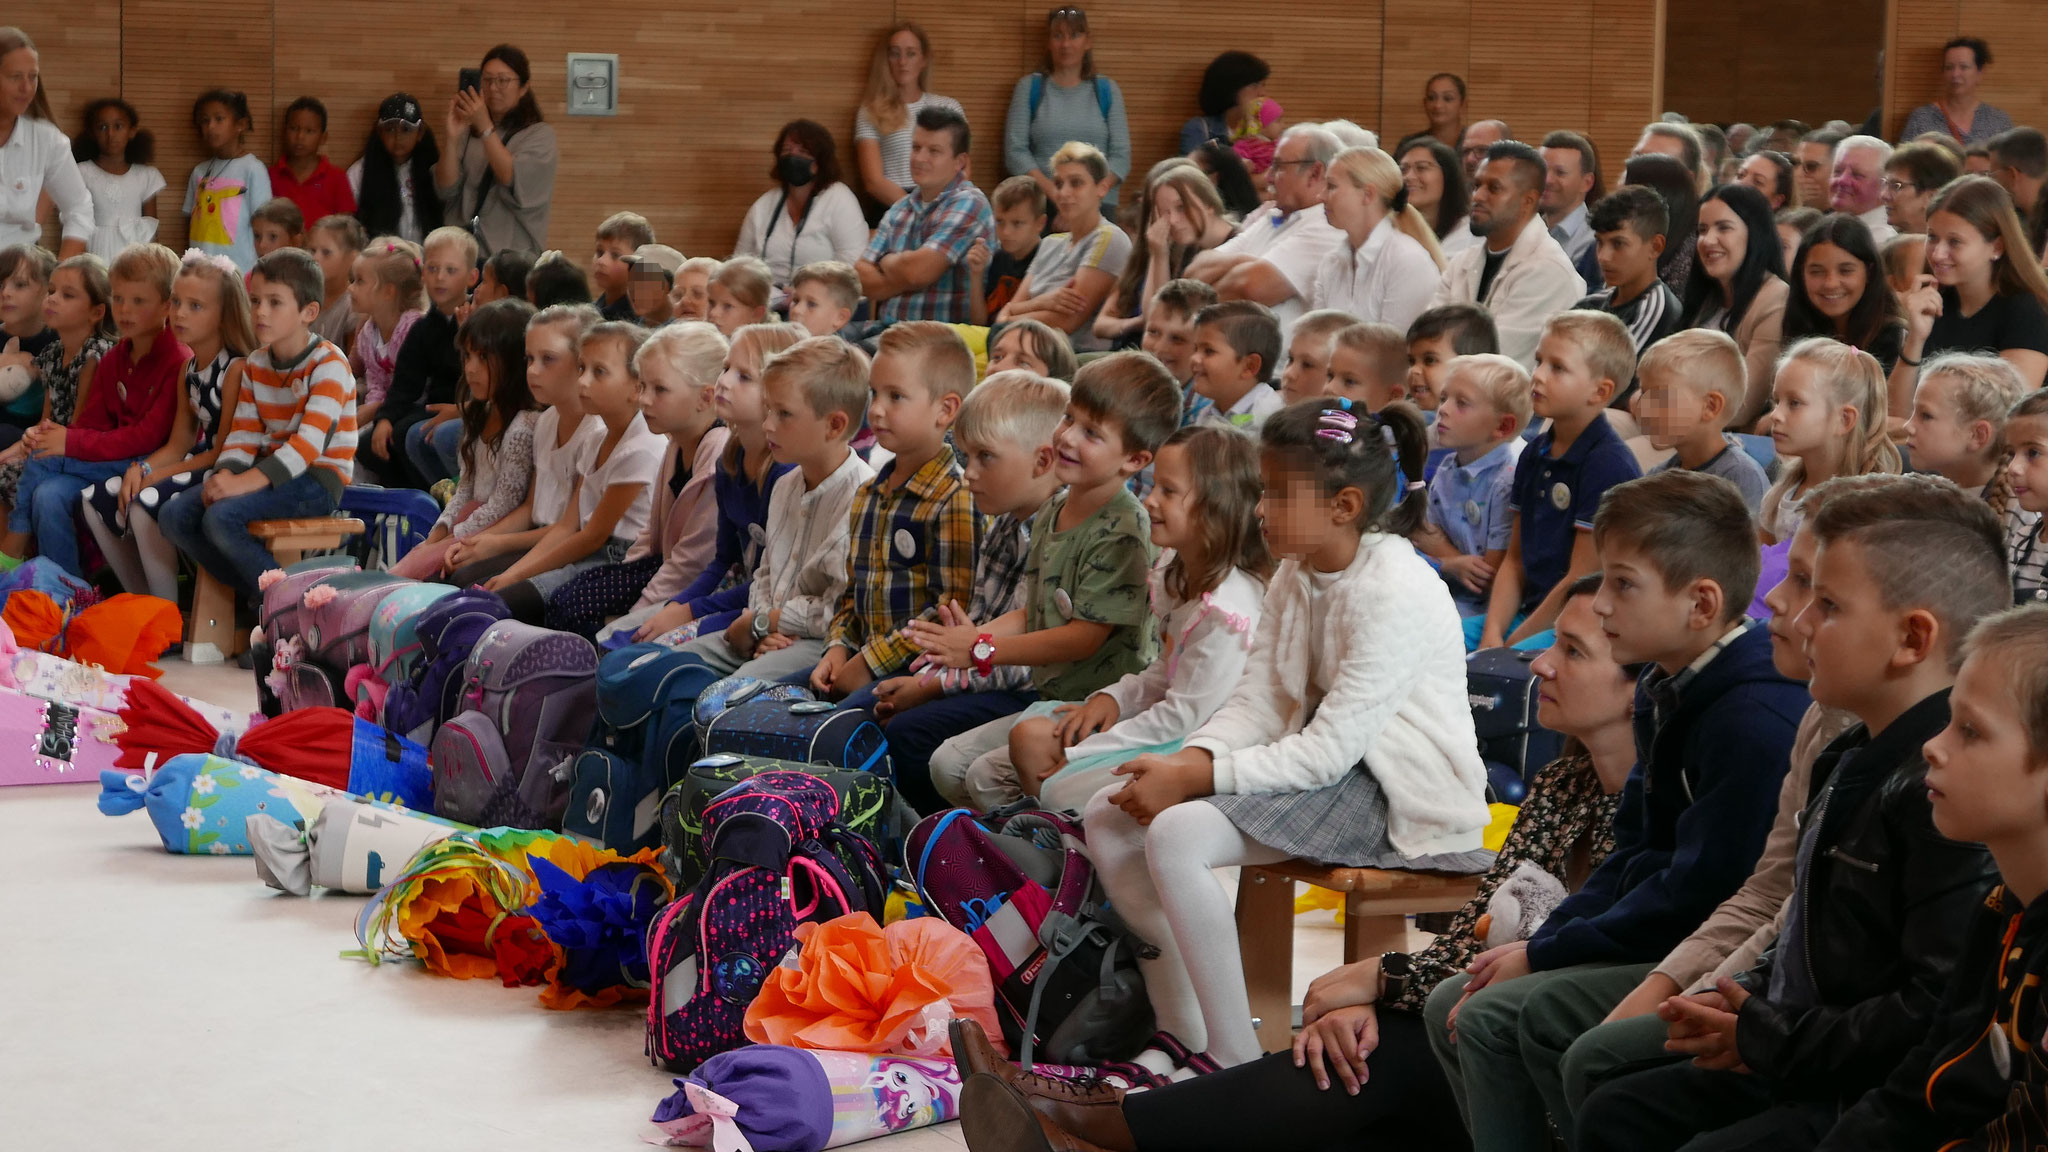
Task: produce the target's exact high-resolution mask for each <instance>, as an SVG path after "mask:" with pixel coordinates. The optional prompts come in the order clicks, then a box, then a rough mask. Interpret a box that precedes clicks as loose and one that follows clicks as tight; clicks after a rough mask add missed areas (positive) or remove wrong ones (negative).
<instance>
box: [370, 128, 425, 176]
mask: <svg viewBox="0 0 2048 1152" xmlns="http://www.w3.org/2000/svg"><path fill="white" fill-rule="evenodd" d="M377 142H378V143H380V144H382V145H384V150H385V151H386V152H389V153H391V163H392V164H393V165H394V166H398V167H403V166H404V165H405V162H406V161H407V160H410V159H412V150H413V149H415V148H417V147H419V146H420V126H419V125H418V124H407V123H405V122H404V121H400V120H380V121H378V122H377Z"/></svg>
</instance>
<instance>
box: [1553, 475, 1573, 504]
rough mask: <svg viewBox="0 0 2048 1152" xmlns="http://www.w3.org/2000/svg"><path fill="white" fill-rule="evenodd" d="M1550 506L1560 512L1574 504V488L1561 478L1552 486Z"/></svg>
mask: <svg viewBox="0 0 2048 1152" xmlns="http://www.w3.org/2000/svg"><path fill="white" fill-rule="evenodd" d="M1550 506H1551V507H1552V508H1555V509H1557V510H1558V511H1559V512H1562V511H1564V510H1565V509H1567V508H1569V507H1571V506H1572V488H1571V485H1569V484H1566V483H1565V482H1564V481H1562V480H1560V481H1558V482H1557V483H1555V484H1552V485H1551V486H1550Z"/></svg>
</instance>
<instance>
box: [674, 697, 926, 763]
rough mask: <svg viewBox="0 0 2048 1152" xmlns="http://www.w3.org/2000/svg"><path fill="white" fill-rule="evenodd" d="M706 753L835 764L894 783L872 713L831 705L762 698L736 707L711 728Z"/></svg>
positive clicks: (885, 742)
mask: <svg viewBox="0 0 2048 1152" xmlns="http://www.w3.org/2000/svg"><path fill="white" fill-rule="evenodd" d="M704 752H705V754H706V755H710V754H712V753H716V752H731V753H734V754H736V755H740V756H755V757H761V758H764V759H770V760H795V761H797V762H798V763H800V764H829V765H832V766H833V767H835V768H853V769H857V770H859V771H862V772H873V773H875V774H876V775H878V776H884V777H891V778H892V779H893V777H892V776H891V773H890V768H889V741H888V739H887V738H886V737H884V736H883V735H882V729H881V726H880V725H878V724H876V723H875V722H874V720H873V718H871V717H870V716H869V715H868V714H867V713H866V712H861V711H856V710H853V709H847V708H841V707H840V706H839V705H837V704H833V703H831V702H829V701H825V700H775V699H763V698H761V697H759V696H756V697H754V698H753V699H750V700H746V701H743V702H742V703H739V704H734V705H731V706H730V707H728V708H726V710H725V711H724V712H722V713H720V714H719V715H717V716H715V717H713V718H712V719H711V722H710V723H709V724H707V725H705V728H704Z"/></svg>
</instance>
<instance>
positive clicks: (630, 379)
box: [576, 340, 640, 419]
mask: <svg viewBox="0 0 2048 1152" xmlns="http://www.w3.org/2000/svg"><path fill="white" fill-rule="evenodd" d="M576 388H577V391H578V394H579V395H581V396H582V397H583V410H584V411H585V412H593V413H596V414H597V415H599V416H602V417H605V418H606V419H610V418H612V417H614V416H619V415H623V414H625V413H628V412H631V411H633V410H634V409H635V408H637V407H639V404H640V381H639V380H637V379H635V378H634V376H633V373H632V372H631V371H629V370H628V368H627V365H626V349H625V346H624V345H622V344H620V343H619V342H618V341H617V340H593V341H588V342H586V343H585V344H584V345H583V372H582V374H581V375H579V376H577V378H576Z"/></svg>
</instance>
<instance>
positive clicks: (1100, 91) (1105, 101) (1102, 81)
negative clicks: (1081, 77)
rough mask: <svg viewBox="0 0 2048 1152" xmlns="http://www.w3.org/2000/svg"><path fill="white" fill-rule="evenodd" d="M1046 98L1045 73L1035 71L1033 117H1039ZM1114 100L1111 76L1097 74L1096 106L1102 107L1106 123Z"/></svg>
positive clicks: (1032, 78) (1032, 82)
mask: <svg viewBox="0 0 2048 1152" xmlns="http://www.w3.org/2000/svg"><path fill="white" fill-rule="evenodd" d="M1044 100H1045V73H1043V72H1033V73H1032V74H1031V119H1033V120H1036V119H1038V106H1039V104H1040V103H1042V102H1043V101H1044ZM1114 102H1115V101H1114V97H1112V96H1111V95H1110V92H1109V77H1107V76H1097V77H1096V78H1095V106H1096V107H1098V108H1100V109H1102V120H1103V123H1105V124H1106V123H1108V122H1109V106H1110V105H1111V104H1112V103H1114Z"/></svg>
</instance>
